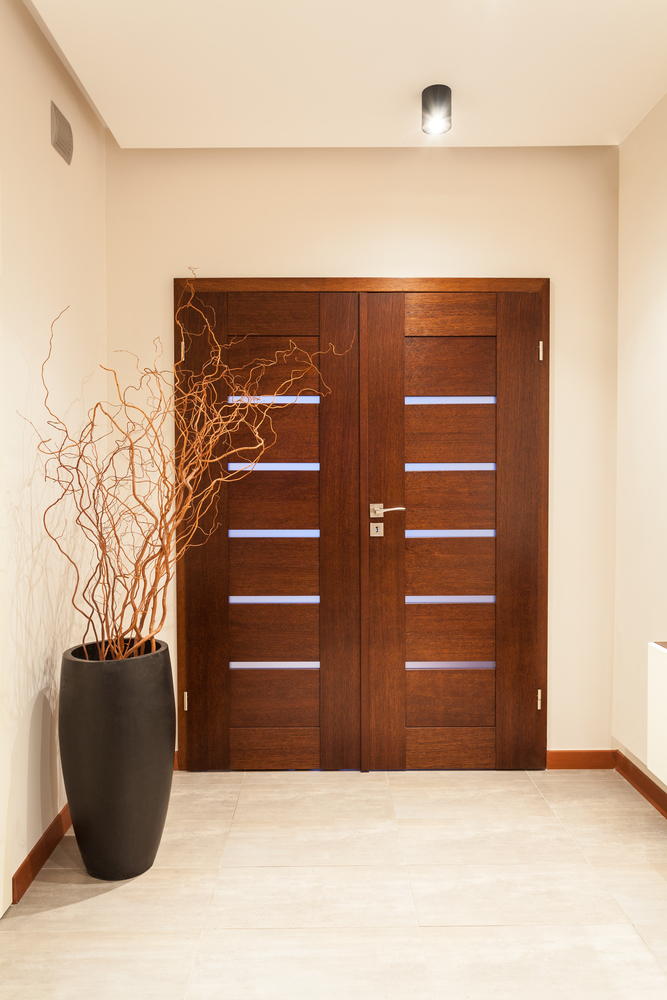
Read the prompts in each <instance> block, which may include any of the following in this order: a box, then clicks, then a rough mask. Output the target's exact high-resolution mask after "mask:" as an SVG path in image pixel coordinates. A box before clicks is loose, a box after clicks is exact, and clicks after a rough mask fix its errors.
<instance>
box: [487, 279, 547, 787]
mask: <svg viewBox="0 0 667 1000" xmlns="http://www.w3.org/2000/svg"><path fill="white" fill-rule="evenodd" d="M548 319H549V285H548V282H547V283H545V284H544V285H543V287H542V289H541V291H540V292H539V293H537V294H535V293H532V294H529V293H524V292H521V293H518V294H515V293H506V292H503V293H500V294H499V295H498V328H497V351H498V354H497V358H498V361H497V393H496V394H497V399H498V406H497V415H496V419H497V458H496V461H497V464H498V471H497V474H496V528H497V533H498V536H497V539H496V595H497V597H496V599H497V604H496V741H497V742H496V767H497V768H498V769H499V770H504V769H510V770H511V769H517V768H526V769H536V770H538V769H540V768H544V767H545V765H546V746H547V739H546V737H547V546H548V536H547V512H548V496H549V493H548V473H549V337H548V333H549V328H548ZM540 341H542V344H543V360H542V361H540V360H539V342H540ZM538 690H541V692H542V702H541V710H538V707H537V700H538V699H537V692H538Z"/></svg>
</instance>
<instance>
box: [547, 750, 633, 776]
mask: <svg viewBox="0 0 667 1000" xmlns="http://www.w3.org/2000/svg"><path fill="white" fill-rule="evenodd" d="M616 753H617V751H616V750H547V770H548V771H553V770H577V771H578V770H596V771H597V770H600V769H609V770H611V769H612V768H614V767H616Z"/></svg>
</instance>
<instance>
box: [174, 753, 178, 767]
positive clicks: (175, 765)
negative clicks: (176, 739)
mask: <svg viewBox="0 0 667 1000" xmlns="http://www.w3.org/2000/svg"><path fill="white" fill-rule="evenodd" d="M174 771H178V750H174Z"/></svg>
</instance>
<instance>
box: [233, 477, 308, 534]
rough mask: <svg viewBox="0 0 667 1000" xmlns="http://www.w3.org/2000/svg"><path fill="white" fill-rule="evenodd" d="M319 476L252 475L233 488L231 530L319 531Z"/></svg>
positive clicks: (235, 484) (234, 484) (240, 480)
mask: <svg viewBox="0 0 667 1000" xmlns="http://www.w3.org/2000/svg"><path fill="white" fill-rule="evenodd" d="M319 476H320V474H319V472H261V471H260V472H257V471H255V472H251V473H249V475H247V476H245V477H244V478H243V479H239V480H237V481H236V482H232V483H230V484H229V527H230V528H237V529H238V528H277V529H283V528H304V529H306V528H307V529H313V528H319V523H320V495H319Z"/></svg>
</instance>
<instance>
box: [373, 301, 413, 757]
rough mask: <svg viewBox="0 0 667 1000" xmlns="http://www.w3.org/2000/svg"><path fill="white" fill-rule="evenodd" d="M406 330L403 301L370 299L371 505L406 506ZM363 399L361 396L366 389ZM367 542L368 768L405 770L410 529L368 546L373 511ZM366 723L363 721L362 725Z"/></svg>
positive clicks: (397, 528)
mask: <svg viewBox="0 0 667 1000" xmlns="http://www.w3.org/2000/svg"><path fill="white" fill-rule="evenodd" d="M404 328H405V312H404V301H403V296H402V295H396V294H391V293H388V294H372V295H369V296H368V310H367V327H366V335H367V345H368V359H367V360H370V359H377V358H382V363H381V364H378V363H377V362H376V363H372V364H371V363H369V364H368V366H367V372H366V375H367V380H368V381H367V386H368V391H367V399H366V400H363V399H362V405H364V406H366V407H367V410H366V419H367V421H368V456H367V460H368V466H367V468H368V501H369V502H370V503H383V504H384V505H385V506H387V507H399V506H404V505H405V504H404V490H405V471H404V470H405V462H404V458H403V442H404V440H405V404H404V400H403V361H404V343H405V338H404V335H403V331H404ZM362 392H363V389H362ZM365 515H366V520H365V524H364V534H365V537H366V540H370V546H369V547H368V550H367V551H368V564H367V567H368V569H367V573H368V576H367V587H368V599H369V607H370V608H371V609H373V611H372V614H371V615H370V616H369V619H368V648H369V655H368V680H369V687H370V701H369V712H368V729H369V765H368V766H370V768H371V769H381V768H391V769H392V770H394V769H397V768H398V769H402V768H404V767H405V659H404V650H405V616H404V614H403V608H404V601H405V565H404V559H403V552H404V542H405V528H404V519H403V514H402V512H401V511H393V512H392V513H391V514H388V515H387V518H386V524H385V529H384V530H385V533H384V537H382V538H373V539H369V534H368V532H369V527H368V519H367V518H368V507H367V506H366V507H365ZM362 721H363V720H362Z"/></svg>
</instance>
